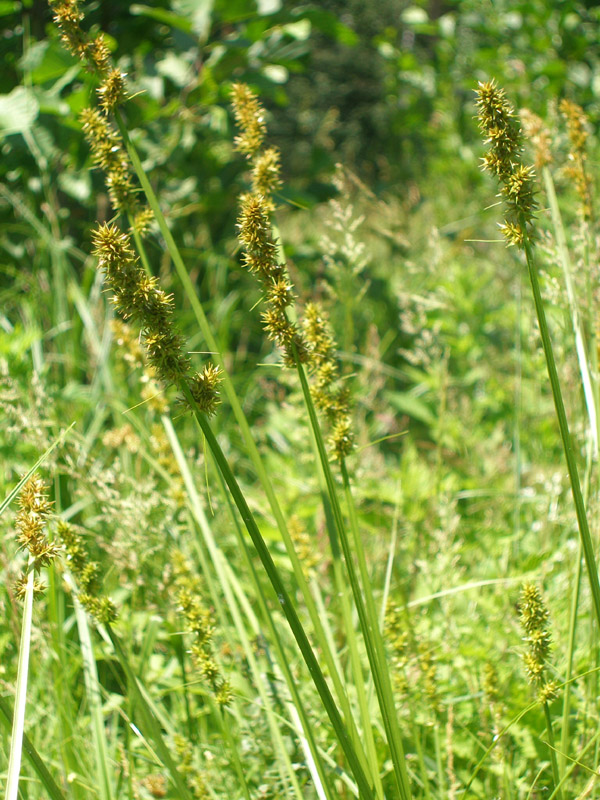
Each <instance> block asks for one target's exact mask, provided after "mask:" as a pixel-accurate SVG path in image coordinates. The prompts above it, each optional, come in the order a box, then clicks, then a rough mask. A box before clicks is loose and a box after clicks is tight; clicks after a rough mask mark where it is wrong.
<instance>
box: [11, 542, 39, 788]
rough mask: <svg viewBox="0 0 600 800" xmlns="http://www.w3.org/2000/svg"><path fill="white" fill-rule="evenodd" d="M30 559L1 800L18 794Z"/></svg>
mask: <svg viewBox="0 0 600 800" xmlns="http://www.w3.org/2000/svg"><path fill="white" fill-rule="evenodd" d="M33 565H34V558H33V556H31V555H30V556H29V569H28V573H27V586H26V588H25V598H24V604H23V622H22V625H21V642H20V644H19V664H18V667H17V689H16V694H15V711H14V714H13V723H12V732H11V737H10V754H9V757H8V777H7V780H6V792H5V794H4V797H5V800H17V797H18V794H19V774H20V772H21V753H22V751H23V734H24V732H25V707H26V705H27V674H28V671H29V650H30V646H31V620H32V617H33V584H34V577H35V574H34V570H33Z"/></svg>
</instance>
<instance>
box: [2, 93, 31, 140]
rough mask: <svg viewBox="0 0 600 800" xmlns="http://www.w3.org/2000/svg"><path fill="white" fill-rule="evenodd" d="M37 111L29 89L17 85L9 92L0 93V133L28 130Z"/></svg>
mask: <svg viewBox="0 0 600 800" xmlns="http://www.w3.org/2000/svg"><path fill="white" fill-rule="evenodd" d="M38 113H39V104H38V101H37V100H36V97H35V95H34V93H33V92H32V91H31V89H28V88H26V87H25V86H17V87H16V89H13V90H12V92H10V94H3V95H0V135H2V134H4V135H5V136H7V135H9V134H11V133H23V132H24V131H28V130H29V129H30V128H31V126H32V125H33V123H34V122H35V120H36V119H37V115H38Z"/></svg>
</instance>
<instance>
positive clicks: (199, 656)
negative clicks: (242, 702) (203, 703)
mask: <svg viewBox="0 0 600 800" xmlns="http://www.w3.org/2000/svg"><path fill="white" fill-rule="evenodd" d="M173 563H174V566H175V573H176V581H175V586H176V589H177V604H178V608H179V611H180V613H181V614H182V615H183V617H184V618H185V621H186V629H187V632H188V634H189V635H190V636H191V639H192V642H191V647H190V653H191V656H192V661H193V663H194V666H195V667H196V669H197V670H198V672H199V674H200V676H201V677H202V679H203V680H204V681H206V683H207V684H208V686H209V687H210V689H211V692H212V693H213V696H214V698H215V700H216V702H217V703H218V704H219V705H220V706H227V705H229V704H230V703H231V700H232V698H233V693H232V689H231V685H230V683H229V681H228V679H227V678H225V677H223V675H222V673H221V668H220V666H219V664H218V663H217V661H216V659H215V655H214V650H213V644H212V641H213V636H214V632H215V618H214V614H213V612H212V611H211V610H210V609H209V608H208V607H207V606H206V605H205V604H204V603H203V601H202V587H201V584H200V581H199V580H198V578H197V577H196V576H195V575H194V574H193V572H192V569H191V565H190V564H189V563H188V561H187V559H186V558H185V556H184V555H183V554H182V553H180V552H177V553H175V554H174V558H173Z"/></svg>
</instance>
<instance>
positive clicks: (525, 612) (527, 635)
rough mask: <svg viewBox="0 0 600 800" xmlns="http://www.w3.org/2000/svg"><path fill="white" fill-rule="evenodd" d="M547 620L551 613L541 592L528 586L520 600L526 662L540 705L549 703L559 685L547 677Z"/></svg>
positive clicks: (549, 644) (524, 587)
mask: <svg viewBox="0 0 600 800" xmlns="http://www.w3.org/2000/svg"><path fill="white" fill-rule="evenodd" d="M548 618H549V614H548V609H547V608H546V605H545V603H544V600H543V598H542V595H541V593H540V591H539V589H538V588H537V586H534V585H533V584H531V583H526V584H525V585H524V586H523V588H522V590H521V597H520V600H519V620H520V622H521V627H522V629H523V633H524V636H523V641H524V642H525V643H526V645H527V650H526V651H525V653H524V654H523V661H524V664H525V671H526V673H527V678H528V680H529V682H530V683H533V684H534V685H535V686H536V687H537V689H538V698H539V700H540V702H541V703H548V702H550V701H551V700H553V699H554V698H555V697H556V694H557V685H556V682H555V681H554V680H549V679H548V678H547V676H546V672H547V669H546V663H547V660H548V655H549V653H550V647H551V644H552V635H551V633H550V630H549V627H548Z"/></svg>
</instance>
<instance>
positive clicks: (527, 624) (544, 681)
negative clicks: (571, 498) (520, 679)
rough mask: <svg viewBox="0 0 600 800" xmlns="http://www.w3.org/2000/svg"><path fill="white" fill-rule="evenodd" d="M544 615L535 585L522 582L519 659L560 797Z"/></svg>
mask: <svg viewBox="0 0 600 800" xmlns="http://www.w3.org/2000/svg"><path fill="white" fill-rule="evenodd" d="M548 616H549V615H548V609H547V608H546V605H545V603H544V600H543V598H542V596H541V594H540V592H539V590H538V588H537V587H536V586H534V585H533V584H531V583H526V584H525V585H524V586H523V588H522V590H521V598H520V601H519V619H520V622H521V627H522V628H523V633H524V636H523V640H524V641H525V642H526V644H527V650H526V651H525V653H524V654H523V661H524V663H525V671H526V673H527V679H528V680H529V682H530V683H533V684H534V685H535V686H536V687H537V690H538V700H539V702H540V703H541V704H542V707H543V709H544V717H545V720H546V731H547V734H548V744H549V748H550V762H551V764H552V774H553V777H554V784H555V787H556V788H555V791H556V794H557V797H558V798H562V790H561V789H560V788H559V784H560V773H559V770H558V761H557V759H556V748H555V746H554V734H553V732H552V719H551V717H550V708H549V703H551V702H552V700H554V699H556V696H557V684H556V681H554V680H550V679H548V678H547V677H546V662H547V659H548V655H549V653H550V645H551V642H552V635H551V633H550V630H549V627H548Z"/></svg>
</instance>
